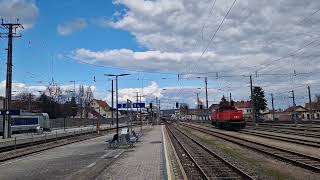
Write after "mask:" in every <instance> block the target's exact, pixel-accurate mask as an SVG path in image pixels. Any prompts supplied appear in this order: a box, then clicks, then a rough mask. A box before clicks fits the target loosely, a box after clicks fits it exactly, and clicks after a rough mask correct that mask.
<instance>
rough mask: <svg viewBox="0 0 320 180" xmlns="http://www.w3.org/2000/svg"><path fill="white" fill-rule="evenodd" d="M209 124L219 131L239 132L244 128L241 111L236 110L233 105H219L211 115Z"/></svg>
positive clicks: (244, 123)
mask: <svg viewBox="0 0 320 180" xmlns="http://www.w3.org/2000/svg"><path fill="white" fill-rule="evenodd" d="M211 121H212V122H211V123H212V125H213V126H215V127H217V128H220V129H232V130H239V129H243V128H245V126H246V122H245V119H244V117H243V112H242V110H237V109H236V108H235V107H234V106H233V103H231V104H230V103H229V102H226V103H221V104H220V105H219V107H218V108H217V109H216V110H214V111H213V112H212V114H211Z"/></svg>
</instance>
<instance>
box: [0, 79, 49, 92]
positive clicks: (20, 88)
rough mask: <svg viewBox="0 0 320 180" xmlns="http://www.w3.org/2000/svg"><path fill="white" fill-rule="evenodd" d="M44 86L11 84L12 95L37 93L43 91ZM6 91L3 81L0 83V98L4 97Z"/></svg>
mask: <svg viewBox="0 0 320 180" xmlns="http://www.w3.org/2000/svg"><path fill="white" fill-rule="evenodd" d="M46 88H47V87H46V86H30V85H27V84H25V83H21V82H13V83H12V92H13V94H19V93H21V92H33V93H37V92H38V91H45V90H46ZM5 90H6V81H5V80H3V81H1V82H0V96H5Z"/></svg>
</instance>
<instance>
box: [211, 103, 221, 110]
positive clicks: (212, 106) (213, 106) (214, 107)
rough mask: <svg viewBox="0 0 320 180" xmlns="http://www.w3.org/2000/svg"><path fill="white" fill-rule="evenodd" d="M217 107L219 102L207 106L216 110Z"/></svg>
mask: <svg viewBox="0 0 320 180" xmlns="http://www.w3.org/2000/svg"><path fill="white" fill-rule="evenodd" d="M218 108H219V104H211V106H210V107H209V109H210V110H211V111H212V110H216V109H218Z"/></svg>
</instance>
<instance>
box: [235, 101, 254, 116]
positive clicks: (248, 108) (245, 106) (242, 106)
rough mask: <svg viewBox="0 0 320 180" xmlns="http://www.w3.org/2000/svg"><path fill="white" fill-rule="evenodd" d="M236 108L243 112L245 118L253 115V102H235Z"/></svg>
mask: <svg viewBox="0 0 320 180" xmlns="http://www.w3.org/2000/svg"><path fill="white" fill-rule="evenodd" d="M234 107H235V108H237V109H238V110H242V111H243V114H244V115H245V116H246V115H251V114H252V105H251V101H235V102H234Z"/></svg>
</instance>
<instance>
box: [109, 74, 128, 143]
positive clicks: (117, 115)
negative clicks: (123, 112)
mask: <svg viewBox="0 0 320 180" xmlns="http://www.w3.org/2000/svg"><path fill="white" fill-rule="evenodd" d="M127 75H130V74H105V76H110V77H116V109H117V114H116V121H117V136H118V141H119V109H118V77H120V76H127Z"/></svg>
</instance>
